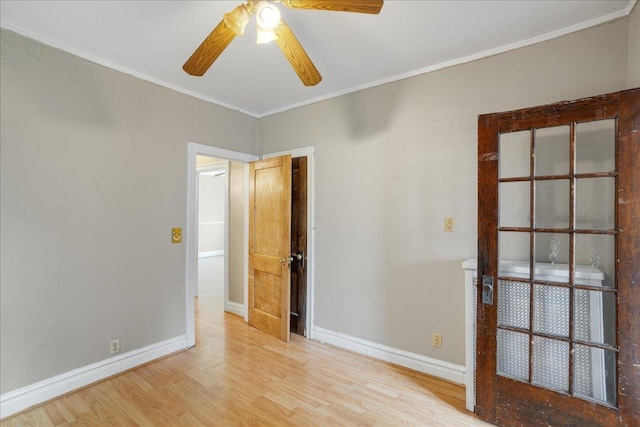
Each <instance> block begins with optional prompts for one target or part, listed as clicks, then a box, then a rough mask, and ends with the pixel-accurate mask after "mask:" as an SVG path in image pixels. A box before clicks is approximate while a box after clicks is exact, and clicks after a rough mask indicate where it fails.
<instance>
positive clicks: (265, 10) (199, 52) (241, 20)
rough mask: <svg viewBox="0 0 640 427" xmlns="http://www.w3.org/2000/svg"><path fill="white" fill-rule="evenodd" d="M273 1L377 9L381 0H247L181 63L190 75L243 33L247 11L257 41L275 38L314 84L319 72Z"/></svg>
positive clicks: (298, 71)
mask: <svg viewBox="0 0 640 427" xmlns="http://www.w3.org/2000/svg"><path fill="white" fill-rule="evenodd" d="M276 3H282V4H284V5H285V6H287V7H289V8H291V9H315V10H330V11H341V12H358V13H371V14H377V13H380V10H381V9H382V4H383V0H247V2H246V3H243V4H241V5H240V6H238V7H236V8H235V9H233V10H232V11H231V12H229V13H225V14H224V16H223V19H222V21H220V23H219V24H218V25H217V26H216V27H215V28H214V29H213V31H212V32H211V34H209V35H208V36H207V38H206V39H204V41H203V42H202V43H201V44H200V46H198V48H197V49H196V51H195V52H193V54H192V55H191V57H190V58H189V59H188V60H187V62H185V64H184V65H183V66H182V68H183V69H184V71H186V72H187V73H188V74H190V75H192V76H202V75H204V73H206V72H207V70H208V69H209V67H211V65H212V64H213V62H214V61H215V60H216V59H217V58H218V57H219V56H220V54H221V53H222V52H223V51H224V50H225V48H226V47H227V46H229V44H230V43H231V42H232V41H233V39H234V38H235V37H236V36H240V35H242V34H243V33H244V29H245V27H246V26H247V23H248V22H249V18H250V17H251V15H255V16H256V26H257V30H258V44H260V43H267V42H269V41H275V42H276V44H277V45H278V47H280V50H281V51H282V53H283V54H284V56H285V57H286V58H287V60H288V61H289V63H290V64H291V66H292V67H293V69H294V70H295V72H296V74H298V77H300V80H302V83H304V85H305V86H315V85H317V84H318V83H320V81H321V80H322V76H321V75H320V73H319V72H318V70H317V69H316V67H315V65H313V62H312V61H311V58H309V55H307V53H306V52H305V50H304V49H303V48H302V45H301V44H300V42H299V41H298V39H297V38H296V36H295V35H294V34H293V31H291V28H289V26H288V25H287V24H286V23H285V22H284V21H283V20H282V19H281V17H280V10H279V9H278V7H277V6H276Z"/></svg>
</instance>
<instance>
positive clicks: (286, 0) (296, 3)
mask: <svg viewBox="0 0 640 427" xmlns="http://www.w3.org/2000/svg"><path fill="white" fill-rule="evenodd" d="M282 3H283V4H284V5H285V6H287V7H290V8H291V9H315V10H333V11H339V12H358V13H372V14H378V13H380V9H382V4H383V3H384V1H383V0H282Z"/></svg>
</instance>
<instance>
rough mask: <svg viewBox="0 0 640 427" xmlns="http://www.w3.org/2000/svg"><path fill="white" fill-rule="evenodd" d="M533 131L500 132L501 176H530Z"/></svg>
mask: <svg viewBox="0 0 640 427" xmlns="http://www.w3.org/2000/svg"><path fill="white" fill-rule="evenodd" d="M530 144H531V133H530V132H529V131H528V130H526V131H522V132H512V133H503V134H500V178H514V177H522V176H530V175H531V174H530V172H529V170H530V159H531V146H530Z"/></svg>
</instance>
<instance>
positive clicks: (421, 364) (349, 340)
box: [313, 326, 466, 385]
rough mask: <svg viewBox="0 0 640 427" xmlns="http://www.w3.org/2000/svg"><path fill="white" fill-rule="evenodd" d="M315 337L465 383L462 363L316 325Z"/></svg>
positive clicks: (346, 348) (429, 373) (396, 363)
mask: <svg viewBox="0 0 640 427" xmlns="http://www.w3.org/2000/svg"><path fill="white" fill-rule="evenodd" d="M313 339H314V340H316V341H320V342H324V343H327V344H331V345H334V346H336V347H340V348H343V349H345V350H349V351H353V352H355V353H360V354H364V355H366V356H370V357H373V358H375V359H380V360H384V361H385V362H390V363H393V364H395V365H400V366H404V367H405V368H409V369H413V370H415V371H418V372H422V373H425V374H428V375H432V376H434V377H438V378H442V379H445V380H448V381H451V382H454V383H457V384H462V385H464V384H465V380H466V374H465V372H466V368H465V367H464V366H461V365H455V364H453V363H449V362H444V361H442V360H438V359H432V358H430V357H427V356H422V355H420V354H416V353H410V352H408V351H404V350H400V349H397V348H393V347H388V346H386V345H382V344H378V343H374V342H371V341H366V340H363V339H360V338H356V337H352V336H349V335H346V334H343V333H340V332H335V331H330V330H328V329H324V328H320V327H318V326H314V328H313Z"/></svg>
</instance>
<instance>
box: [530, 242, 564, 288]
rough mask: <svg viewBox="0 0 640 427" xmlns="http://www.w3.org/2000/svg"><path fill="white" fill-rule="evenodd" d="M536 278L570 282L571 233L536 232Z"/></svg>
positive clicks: (546, 280)
mask: <svg viewBox="0 0 640 427" xmlns="http://www.w3.org/2000/svg"><path fill="white" fill-rule="evenodd" d="M535 247H536V253H535V277H534V279H535V280H541V281H545V282H560V283H569V268H568V263H569V235H568V234H562V233H536V234H535Z"/></svg>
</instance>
